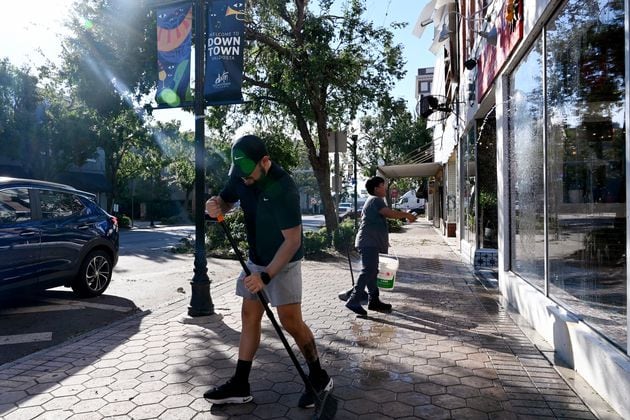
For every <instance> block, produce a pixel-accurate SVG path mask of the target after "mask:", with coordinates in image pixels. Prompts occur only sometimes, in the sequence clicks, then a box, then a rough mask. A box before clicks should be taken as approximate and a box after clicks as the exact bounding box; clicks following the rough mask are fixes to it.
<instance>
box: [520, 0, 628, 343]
mask: <svg viewBox="0 0 630 420" xmlns="http://www.w3.org/2000/svg"><path fill="white" fill-rule="evenodd" d="M623 18H624V9H623V1H614V0H609V1H596V0H571V1H569V2H567V3H566V4H565V6H564V7H562V8H561V9H560V10H559V11H558V12H557V14H556V15H555V17H554V18H552V19H551V21H550V22H549V24H548V25H547V26H546V51H547V53H546V67H545V70H546V78H547V89H546V92H547V94H546V98H547V138H548V140H547V147H548V149H547V150H548V157H547V165H548V176H549V183H548V199H549V212H548V216H549V219H548V220H549V236H548V238H549V274H548V275H549V296H550V297H551V298H552V299H554V300H556V301H557V302H559V303H560V304H561V305H563V306H565V307H567V308H568V309H570V310H571V311H572V312H574V313H576V314H578V315H580V316H581V317H582V319H584V321H585V322H586V323H588V324H589V325H591V326H592V327H593V328H595V329H598V330H599V331H600V332H602V333H603V334H604V335H605V336H606V337H608V338H609V339H610V340H611V341H613V342H614V343H616V344H617V345H619V346H620V347H623V348H625V346H626V328H627V321H626V293H627V279H626V268H625V264H626V224H625V217H626V197H625V168H624V159H625V126H624V95H625V84H624V71H625V66H624V26H623ZM516 86H517V87H518V86H519V85H518V82H517V83H516ZM519 187H520V185H519ZM519 199H520V202H521V206H522V199H521V198H519Z"/></svg>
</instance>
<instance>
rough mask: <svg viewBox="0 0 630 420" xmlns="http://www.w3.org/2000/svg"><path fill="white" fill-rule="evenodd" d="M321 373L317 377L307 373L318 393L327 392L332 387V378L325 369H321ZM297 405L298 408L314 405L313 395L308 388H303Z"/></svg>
mask: <svg viewBox="0 0 630 420" xmlns="http://www.w3.org/2000/svg"><path fill="white" fill-rule="evenodd" d="M322 372H323V373H322V375H321V377H320V378H319V379H314V378H312V377H311V376H310V375H309V379H310V380H311V383H312V384H313V387H315V390H317V392H318V393H321V392H328V391H330V390H331V389H332V388H333V380H332V378H331V377H330V376H328V373H326V371H325V370H322ZM298 407H300V408H313V407H315V396H314V395H313V393H312V392H310V391H309V390H308V389H307V390H305V391H304V392H303V393H302V395H301V396H300V400H299V401H298Z"/></svg>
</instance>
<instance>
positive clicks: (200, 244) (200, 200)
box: [188, 0, 214, 317]
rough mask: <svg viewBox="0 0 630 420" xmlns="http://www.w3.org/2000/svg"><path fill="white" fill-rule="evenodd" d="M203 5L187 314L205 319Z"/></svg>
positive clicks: (198, 27)
mask: <svg viewBox="0 0 630 420" xmlns="http://www.w3.org/2000/svg"><path fill="white" fill-rule="evenodd" d="M205 2H206V0H196V1H195V6H194V7H195V24H194V25H195V41H194V42H195V102H194V109H195V262H194V265H195V268H194V273H195V274H194V275H193V278H192V281H191V282H190V286H191V288H192V293H191V296H190V306H189V307H188V315H190V316H193V317H195V316H204V315H212V314H213V313H214V305H213V303H212V298H211V297H210V279H209V278H208V261H207V259H206V246H205V244H206V240H205V239H206V232H205V217H204V216H205V212H204V209H205V198H206V197H205V193H206V192H205V178H206V171H205V159H204V157H205V150H206V148H205V144H204V142H205V108H206V104H205V98H204V92H203V90H204V73H205V65H204V60H205V51H206V49H205V45H204V44H205V39H206V37H205V33H206V30H205V26H206V25H205V16H204V15H205Z"/></svg>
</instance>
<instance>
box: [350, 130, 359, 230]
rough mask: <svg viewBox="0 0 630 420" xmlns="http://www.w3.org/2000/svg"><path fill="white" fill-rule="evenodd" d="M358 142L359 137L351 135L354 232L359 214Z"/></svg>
mask: <svg viewBox="0 0 630 420" xmlns="http://www.w3.org/2000/svg"><path fill="white" fill-rule="evenodd" d="M358 140H359V136H357V135H356V134H353V135H352V161H353V162H352V168H353V169H352V170H353V175H352V176H353V177H354V231H355V232H356V231H357V223H358V221H359V218H358V216H359V215H358V214H357V213H358V212H359V208H358V207H359V203H358V198H357V184H358V183H359V180H358V179H357V141H358Z"/></svg>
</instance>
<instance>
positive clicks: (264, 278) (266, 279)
mask: <svg viewBox="0 0 630 420" xmlns="http://www.w3.org/2000/svg"><path fill="white" fill-rule="evenodd" d="M260 279H261V280H262V282H263V283H265V284H269V282H270V281H271V277H270V276H269V274H267V272H265V271H262V272H261V273H260Z"/></svg>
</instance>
